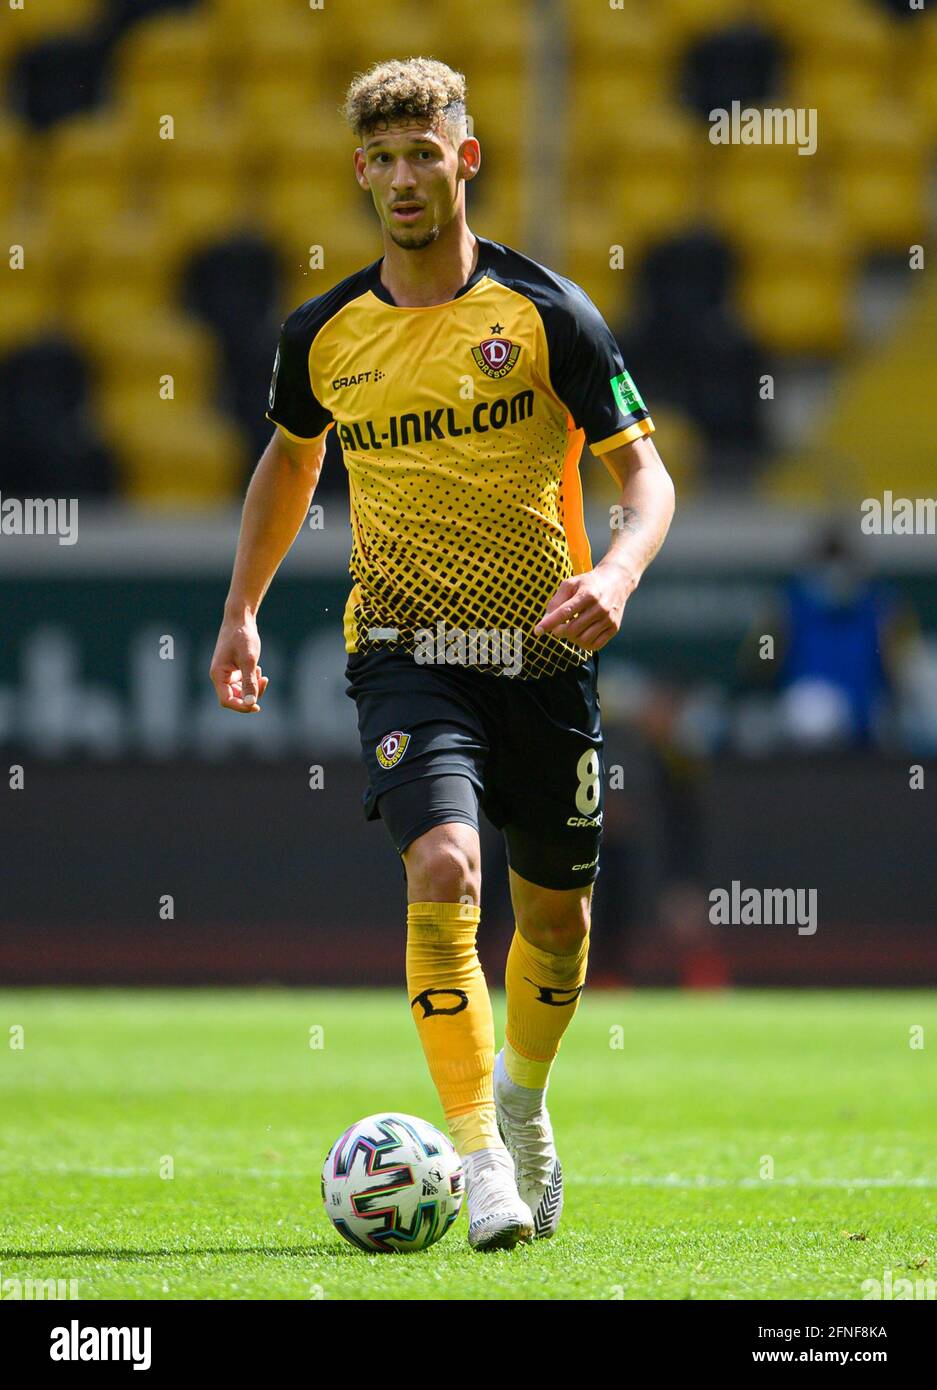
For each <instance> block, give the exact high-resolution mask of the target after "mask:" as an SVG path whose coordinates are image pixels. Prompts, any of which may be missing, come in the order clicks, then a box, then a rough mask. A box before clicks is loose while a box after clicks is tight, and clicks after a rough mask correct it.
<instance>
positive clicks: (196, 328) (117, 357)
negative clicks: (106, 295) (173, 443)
mask: <svg viewBox="0 0 937 1390" xmlns="http://www.w3.org/2000/svg"><path fill="white" fill-rule="evenodd" d="M82 341H83V344H84V346H85V348H86V350H87V352H88V353H89V355H90V357H91V358H92V360H93V361H94V363H95V367H96V370H97V373H98V376H99V379H100V381H101V383H102V386H103V387H105V388H107V389H108V390H109V391H112V392H114V393H115V395H116V397H117V398H119V396H120V394H121V393H122V392H126V393H127V394H128V396H129V395H131V394H134V393H140V395H142V396H143V397H144V398H146V399H152V401H153V403H154V408H155V407H159V406H166V407H167V408H168V410H169V411H170V412H171V411H172V409H173V408H174V407H175V408H176V409H179V410H181V409H182V408H183V407H185V408H192V407H194V406H198V405H201V403H202V402H203V401H205V400H207V399H208V398H209V397H210V394H211V392H212V391H213V390H214V389H215V385H216V376H217V372H218V369H219V358H218V350H217V346H216V344H215V340H214V338H213V336H212V334H211V333H210V332H209V330H208V329H207V328H204V327H203V326H202V325H201V324H200V323H198V322H197V321H196V320H195V319H193V318H189V317H187V316H184V315H183V314H181V313H180V312H178V311H173V310H171V309H160V310H157V311H156V312H155V313H153V314H151V315H148V316H146V317H141V318H139V319H137V320H135V321H133V322H131V323H124V322H101V321H98V322H97V323H93V322H92V323H89V324H87V325H85V332H84V335H83V338H82ZM169 378H171V382H170V381H169V380H168V379H169ZM169 389H171V390H172V393H173V394H172V398H171V399H165V400H164V399H163V398H162V395H161V393H163V394H166V392H167V391H168V390H169Z"/></svg>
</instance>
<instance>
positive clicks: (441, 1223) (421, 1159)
mask: <svg viewBox="0 0 937 1390" xmlns="http://www.w3.org/2000/svg"><path fill="white" fill-rule="evenodd" d="M464 1192H465V1181H464V1178H463V1173H462V1160H461V1158H460V1157H459V1155H458V1154H457V1152H456V1150H455V1149H454V1148H453V1146H452V1144H451V1143H450V1141H449V1140H448V1139H447V1138H446V1136H445V1135H444V1134H441V1133H440V1132H439V1130H438V1129H436V1127H435V1125H431V1124H429V1123H427V1121H426V1120H420V1119H418V1118H417V1117H416V1116H415V1115H397V1114H394V1113H393V1112H383V1113H381V1114H378V1115H369V1116H368V1117H367V1119H365V1120H359V1121H358V1123H357V1124H356V1125H352V1127H351V1129H346V1130H345V1133H344V1134H343V1135H342V1136H341V1138H339V1139H336V1141H335V1143H334V1144H333V1145H332V1147H331V1149H330V1150H329V1152H328V1157H327V1158H326V1160H325V1163H324V1164H323V1165H322V1201H323V1202H324V1203H325V1209H326V1211H327V1212H328V1214H329V1220H330V1221H331V1222H332V1225H333V1226H334V1227H335V1229H336V1230H337V1231H339V1232H340V1233H341V1234H342V1235H343V1236H344V1237H345V1239H346V1240H347V1241H350V1242H351V1244H352V1245H357V1246H358V1248H359V1250H367V1251H370V1252H373V1251H375V1250H378V1251H384V1252H387V1251H404V1250H426V1249H428V1248H429V1246H431V1245H435V1243H436V1241H437V1240H440V1239H441V1238H442V1237H443V1236H444V1235H445V1234H446V1232H447V1231H448V1229H449V1227H450V1226H451V1225H452V1223H453V1221H455V1219H456V1217H457V1216H458V1214H459V1212H460V1211H461V1210H462V1198H463V1195H464Z"/></svg>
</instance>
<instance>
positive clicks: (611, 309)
mask: <svg viewBox="0 0 937 1390" xmlns="http://www.w3.org/2000/svg"><path fill="white" fill-rule="evenodd" d="M562 264H563V267H564V270H563V274H564V275H567V276H568V277H569V279H570V280H574V281H575V282H576V284H577V285H579V286H580V288H581V289H584V290H585V292H586V294H587V295H588V296H589V298H590V299H591V300H592V302H593V304H595V305H596V307H597V308H598V309H599V311H600V313H601V314H602V317H603V318H604V319H605V320H606V321H607V322H608V323H611V324H621V323H624V322H625V320H626V319H627V318H629V316H630V314H631V307H632V288H633V277H632V274H631V273H630V268H629V269H626V268H624V267H623V268H622V269H621V270H615V269H613V268H612V267H611V266H610V265H609V258H608V256H607V255H603V254H602V253H601V250H598V251H597V250H595V249H593V248H591V247H581V246H576V247H570V248H569V249H568V251H567V254H566V255H565V256H564V257H563V261H562Z"/></svg>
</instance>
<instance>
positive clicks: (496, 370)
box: [472, 325, 521, 377]
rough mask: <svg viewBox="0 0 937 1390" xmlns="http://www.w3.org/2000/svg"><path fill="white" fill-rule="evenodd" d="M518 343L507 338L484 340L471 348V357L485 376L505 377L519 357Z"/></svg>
mask: <svg viewBox="0 0 937 1390" xmlns="http://www.w3.org/2000/svg"><path fill="white" fill-rule="evenodd" d="M499 327H500V325H499ZM520 352H521V348H520V343H512V342H511V341H510V339H509V338H485V339H484V341H483V342H481V343H479V344H478V347H473V348H472V356H473V357H474V358H475V361H476V363H477V365H478V366H479V367H481V369H482V371H483V372H484V373H485V375H486V376H494V377H501V376H507V374H508V372H509V371H511V369H512V368H513V367H514V365H515V363H516V362H517V359H518V357H519V356H520Z"/></svg>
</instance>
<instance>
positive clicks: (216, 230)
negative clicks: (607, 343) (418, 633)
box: [0, 0, 937, 506]
mask: <svg viewBox="0 0 937 1390" xmlns="http://www.w3.org/2000/svg"><path fill="white" fill-rule="evenodd" d="M535 8H536V7H535V6H533V5H532V4H529V3H522V0H511V2H510V3H505V4H504V5H501V6H499V15H498V24H497V26H492V25H490V24H489V23H488V22H487V17H486V14H485V11H484V7H481V6H479V7H471V6H468V7H466V6H464V5H458V6H455V5H454V4H449V3H448V0H444V3H441V4H439V5H436V6H433V7H432V8H430V7H427V6H423V5H418V4H415V3H409V0H408V3H406V4H401V5H397V6H394V7H386V8H381V7H379V8H376V9H372V8H371V7H369V6H368V7H366V6H360V5H353V4H346V5H343V6H340V5H338V4H336V5H333V6H332V7H331V8H330V9H324V10H322V11H312V10H310V11H306V10H305V8H304V7H301V6H300V7H294V6H292V5H290V4H289V3H287V0H279V2H278V3H269V4H266V5H264V6H263V7H259V6H257V5H256V4H254V3H252V2H251V0H198V2H197V3H189V4H167V3H163V2H161V0H47V2H46V3H44V4H43V5H42V6H32V5H28V6H26V7H25V9H24V10H22V11H18V12H11V14H10V16H9V17H8V19H7V21H6V22H5V24H4V26H3V29H2V30H0V76H2V80H3V91H4V98H3V103H4V117H5V119H4V120H3V122H2V123H0V225H2V227H3V228H4V230H5V233H6V237H7V241H6V244H7V245H8V246H9V247H11V248H17V247H20V246H22V247H23V258H22V265H21V267H20V264H19V262H16V260H15V252H11V261H10V268H9V269H8V270H7V272H6V282H5V285H4V291H3V312H2V315H0V353H2V354H3V370H4V372H6V373H7V374H8V375H9V374H10V373H12V377H11V378H10V379H13V378H15V377H16V373H17V371H18V370H19V368H18V367H17V366H16V363H18V362H21V361H22V360H23V358H22V354H23V353H24V352H26V353H28V352H30V351H33V350H39V347H40V346H41V345H43V344H46V345H47V348H46V349H43V350H48V351H49V352H50V353H51V354H52V355H53V356H54V355H55V353H56V352H61V351H63V350H64V348H63V342H67V345H68V347H67V350H68V351H69V352H70V353H71V354H73V356H74V358H75V360H76V361H80V362H81V363H82V376H83V379H85V380H86V381H87V390H88V398H87V401H86V403H85V406H84V407H83V409H85V411H86V414H87V418H88V420H89V421H92V422H93V421H96V422H97V423H96V424H94V425H93V427H91V426H89V428H91V430H92V435H94V436H95V437H96V435H95V431H100V432H101V433H102V436H103V438H104V439H105V440H106V449H107V451H108V453H109V455H113V458H114V459H115V460H116V464H115V466H114V467H113V468H106V467H104V466H103V465H102V463H101V458H100V457H99V455H98V453H97V452H96V446H95V448H92V449H91V453H90V454H88V455H87V458H88V459H89V460H90V462H89V463H88V470H89V471H88V475H87V486H88V487H89V488H90V489H91V490H92V491H98V490H100V489H101V487H106V486H108V480H113V485H114V486H116V488H117V489H118V493H119V495H121V496H123V497H125V498H126V499H127V500H128V501H131V502H135V503H138V504H140V505H143V506H148V505H151V504H153V503H156V502H161V503H168V502H170V501H171V500H173V499H175V500H176V501H178V500H179V499H182V500H183V501H184V500H185V499H188V500H189V501H191V502H192V503H193V504H198V505H210V504H211V503H212V502H213V501H214V502H219V503H223V502H231V501H233V500H235V499H236V497H237V496H238V495H239V493H240V491H241V490H242V488H243V484H244V479H245V476H246V473H247V472H248V470H249V469H250V467H251V466H252V461H253V460H254V459H255V458H256V456H257V454H258V452H259V450H260V449H261V448H262V446H263V443H264V436H265V432H266V423H265V422H264V420H263V406H264V399H265V392H266V383H267V381H268V379H269V370H270V364H271V362H272V354H273V346H274V343H275V338H276V332H277V328H278V324H279V322H280V320H281V319H282V317H283V316H284V315H285V314H286V313H287V312H288V311H289V310H290V309H291V308H293V307H295V305H297V304H298V303H300V302H302V301H303V300H304V299H307V298H309V297H310V296H311V295H314V294H316V293H319V292H320V291H321V290H322V289H325V288H327V287H328V286H329V285H331V284H332V283H334V282H335V281H336V280H338V279H340V278H342V277H343V276H344V275H346V274H348V273H350V272H351V271H352V270H354V269H356V268H357V267H359V266H360V265H362V264H365V263H366V262H367V261H369V260H371V259H373V258H374V257H375V256H376V255H377V254H378V250H379V243H378V239H377V235H376V229H375V227H374V223H373V218H372V217H371V215H370V210H369V206H368V202H367V199H366V197H365V196H364V195H362V194H361V192H360V190H359V189H358V188H357V186H356V185H355V183H354V180H353V178H352V177H351V173H350V141H349V138H348V133H347V131H346V130H345V129H344V127H343V124H342V121H341V118H340V114H339V106H340V102H341V98H342V94H343V90H344V87H345V84H346V83H347V80H348V78H349V76H350V75H351V73H352V72H354V71H355V70H358V69H360V68H362V67H365V66H367V64H368V63H370V62H371V61H373V60H374V59H376V58H379V57H386V56H391V55H393V54H398V53H399V52H400V43H401V35H406V47H407V49H408V51H411V52H416V51H423V52H431V53H434V54H436V55H438V56H440V57H442V58H444V59H445V60H446V61H449V62H452V63H454V64H456V65H462V66H464V67H465V70H466V72H467V76H468V80H469V96H470V109H471V113H472V116H473V120H474V129H475V133H476V134H478V136H479V138H480V139H481V141H482V144H483V150H484V156H485V162H484V166H483V171H482V177H481V178H480V179H479V180H478V182H477V184H476V185H475V186H473V187H472V188H471V191H470V209H471V221H472V225H473V226H474V227H476V228H477V230H478V231H479V232H481V233H483V234H484V235H487V236H492V237H495V238H496V239H499V240H503V241H505V242H507V243H508V244H514V245H517V246H519V247H520V248H521V249H524V250H528V251H530V252H531V253H532V254H534V255H536V254H537V228H538V223H539V222H542V221H543V220H544V219H545V218H549V219H551V220H552V221H556V222H557V223H558V231H559V244H560V246H561V255H560V261H561V263H560V264H559V267H558V268H560V269H562V270H563V271H565V272H566V273H568V274H569V275H571V276H572V278H573V279H575V280H577V281H578V282H579V283H581V284H582V285H583V286H584V287H585V289H586V290H587V292H588V293H589V294H590V295H591V296H592V297H593V298H594V299H595V300H596V302H597V303H598V304H599V306H600V307H601V309H602V311H603V313H604V314H605V316H606V318H607V319H608V320H609V321H610V322H611V323H612V324H613V326H614V328H615V329H616V331H617V332H618V333H619V335H620V337H621V341H622V343H623V346H625V347H626V348H627V350H628V354H629V361H630V364H631V365H632V366H633V368H634V371H635V374H636V376H637V378H638V380H639V381H640V383H641V385H642V389H643V390H644V393H645V395H646V396H647V398H648V399H649V401H651V402H652V403H653V404H654V405H655V407H656V409H655V412H654V413H655V414H656V415H658V416H660V417H661V418H662V419H666V420H667V421H668V424H669V427H670V428H671V429H672V430H673V431H674V432H675V433H674V435H673V438H674V439H675V440H677V439H679V440H680V441H681V442H683V443H687V442H688V441H690V440H693V441H694V445H693V446H690V445H689V444H688V443H687V447H688V448H689V450H690V452H689V458H691V459H692V462H689V461H688V462H687V464H686V468H685V470H684V471H685V472H686V474H687V476H688V477H689V476H692V477H693V478H694V479H695V480H696V485H697V486H703V487H705V486H707V485H718V486H725V485H731V486H733V487H749V486H755V487H758V486H760V480H762V479H764V480H766V485H767V486H768V488H769V492H770V490H771V489H772V488H777V489H779V490H780V492H781V493H783V494H784V495H788V494H789V493H790V491H791V488H793V489H794V491H795V492H796V490H797V487H798V483H797V479H798V478H799V477H801V476H807V475H809V472H810V469H809V468H805V467H800V468H798V467H797V466H796V463H794V462H792V458H791V456H790V453H789V452H788V453H787V454H782V455H779V454H778V453H777V449H776V443H777V441H776V440H774V439H773V438H772V436H771V434H770V433H769V432H768V431H767V430H766V428H765V426H764V425H762V424H761V423H760V420H759V416H758V397H757V390H756V391H755V394H754V396H753V394H752V391H753V383H757V381H758V379H759V377H760V375H761V374H762V373H765V372H767V373H771V374H772V375H775V374H780V375H781V376H784V375H785V373H788V374H792V375H793V376H796V374H797V372H798V371H801V370H806V371H808V372H809V371H813V372H815V373H817V374H819V375H818V377H817V379H818V380H819V379H826V376H828V377H829V379H830V380H831V381H835V380H836V379H837V378H838V377H839V375H840V374H846V375H847V376H848V374H849V373H850V372H851V371H852V370H853V364H854V361H855V355H856V354H857V352H859V351H860V349H861V350H863V351H865V350H866V349H867V345H865V344H863V343H862V341H861V323H860V319H861V312H860V311H861V309H862V306H863V303H864V301H865V299H866V297H867V293H868V290H869V286H870V283H871V284H872V286H873V288H874V283H875V277H876V276H877V275H878V274H879V273H880V272H881V271H882V269H883V268H884V269H885V271H886V272H887V271H888V269H889V268H893V267H894V265H895V264H901V263H903V264H905V265H907V259H908V254H909V247H911V246H913V245H915V244H923V243H924V242H925V240H926V233H927V230H928V227H929V225H930V217H931V212H930V207H929V202H928V191H929V180H930V178H931V175H932V170H933V155H934V143H935V137H937V84H935V83H934V82H933V77H932V74H933V71H934V62H935V59H937V16H934V15H933V14H920V13H918V14H913V15H912V14H911V13H910V12H909V11H908V9H907V6H906V5H905V4H904V3H897V2H896V3H890V0H830V3H827V4H824V5H822V6H807V5H803V4H800V3H795V0H765V2H764V3H762V4H757V5H756V4H753V3H746V0H661V3H659V4H657V5H655V6H653V7H648V6H645V5H639V4H636V3H631V0H627V3H624V4H623V5H622V6H621V7H620V8H616V9H613V8H611V7H610V6H607V5H590V4H579V3H574V0H566V3H565V4H563V3H560V4H559V5H558V6H554V10H555V11H558V12H559V13H560V14H561V15H562V17H563V22H562V24H560V25H559V26H558V28H557V32H556V34H555V35H553V36H552V41H553V44H554V49H555V51H556V52H557V53H559V54H560V55H561V58H562V61H563V64H564V65H565V84H564V85H565V90H564V91H563V92H562V93H560V94H559V95H558V97H557V100H558V101H559V102H560V103H561V105H560V107H559V109H560V110H562V111H564V112H565V114H566V117H567V119H566V121H565V122H564V127H563V128H564V130H565V132H566V139H565V155H564V159H563V160H562V161H561V165H560V167H558V168H556V169H555V170H553V171H552V173H551V175H550V177H551V178H552V184H553V186H552V187H550V186H549V179H548V181H547V184H546V185H544V184H543V182H542V179H543V169H542V168H541V167H539V166H536V165H535V163H534V162H532V161H531V160H530V159H529V155H530V151H531V145H532V141H535V140H536V132H535V131H534V132H532V133H531V132H530V131H529V130H528V129H527V126H528V124H529V122H528V119H527V117H528V113H529V112H530V111H531V110H532V109H533V107H532V94H533V91H534V84H535V83H536V82H537V80H538V74H537V72H536V71H535V70H534V66H533V60H532V58H531V54H532V53H533V52H534V49H535V45H533V44H532V41H531V40H532V32H533V26H534V24H535V23H536V16H535ZM733 101H739V102H740V103H741V105H742V106H752V107H762V106H767V105H776V106H783V105H793V106H803V107H805V108H809V109H813V110H815V111H816V112H817V115H818V121H819V131H820V138H819V143H818V147H817V152H816V154H815V155H812V156H811V157H809V158H807V157H802V156H801V155H799V153H798V150H797V149H796V148H795V147H792V146H791V145H784V146H772V145H767V144H761V145H734V146H715V145H713V144H712V143H711V141H710V138H709V136H710V124H709V115H710V112H711V111H712V110H713V109H714V108H716V107H725V108H727V109H728V107H730V106H731V103H732V102H733ZM168 137H171V138H168ZM50 335H51V336H50ZM63 335H64V338H63ZM55 344H58V346H57V347H56V346H55ZM161 354H166V355H162V356H161ZM25 360H29V358H28V356H27V358H26V359H25ZM887 360H888V361H889V362H890V361H891V358H890V357H889V358H888V359H887ZM174 367H175V368H176V369H177V373H181V375H178V374H177V375H176V377H175V382H174V385H175V389H176V394H175V395H174V396H173V397H172V398H173V399H175V400H176V401H177V403H180V404H181V403H182V402H183V399H184V409H185V411H186V412H191V419H192V420H195V421H197V422H198V424H197V433H198V438H199V439H200V441H201V443H200V446H199V449H198V450H196V451H195V452H194V453H193V456H192V459H191V461H190V462H189V463H188V464H186V465H185V466H184V467H183V466H182V465H177V466H168V465H167V460H166V440H167V439H168V438H169V437H170V431H169V430H167V429H165V428H164V427H165V425H166V417H167V410H166V408H165V407H166V397H165V395H162V396H161V395H160V391H159V389H158V386H157V385H154V379H153V376H152V373H154V372H157V369H158V368H160V369H161V370H160V371H158V372H157V375H159V376H163V375H165V374H166V373H170V374H172V373H173V368H174ZM875 367H876V360H875V358H874V354H873V359H872V361H871V363H870V366H869V370H873V371H874V370H875ZM889 370H890V368H889ZM824 374H826V376H824ZM847 394H848V388H847ZM4 399H5V400H6V401H9V392H8V391H7V392H6V393H5V395H4ZM56 399H58V398H56ZM836 399H837V398H836V397H835V394H834V395H833V396H831V397H830V401H831V410H832V411H833V415H834V417H835V412H836V410H837V409H838V406H836V405H835V400H836ZM9 408H10V407H9V406H8V405H7V406H5V407H4V409H5V410H7V409H9ZM55 408H56V407H55V403H54V402H50V404H49V406H48V410H53V409H55ZM925 408H926V407H925ZM177 414H178V415H179V416H180V417H181V415H182V411H178V412H177ZM67 418H70V417H69V416H68V412H66V419H67ZM0 423H2V424H3V425H4V433H5V434H6V435H7V437H8V439H9V440H10V448H9V449H8V450H7V456H6V462H4V463H3V465H2V466H0V467H2V472H0V487H2V488H3V490H4V491H8V492H9V491H11V490H13V489H14V488H16V487H26V486H30V485H31V484H30V483H29V478H30V469H31V467H32V466H33V462H32V460H33V456H34V452H35V451H34V450H33V449H32V447H31V446H27V444H26V443H25V442H24V441H23V439H22V437H21V433H20V425H21V421H20V420H19V417H17V419H16V420H14V419H11V418H10V417H9V416H5V418H4V420H3V421H2V422H0ZM61 426H62V422H60V432H61ZM193 428H195V426H193ZM930 428H931V429H932V428H933V423H931V426H930ZM830 430H831V431H832V433H833V434H835V433H836V432H837V430H836V426H835V423H834V422H833V420H832V419H831V422H830ZM172 432H173V433H176V434H180V433H181V430H180V429H179V428H178V426H174V429H173V431H172ZM666 442H667V441H666V440H663V443H662V447H664V446H665V445H666ZM223 449H224V450H229V449H230V451H231V452H230V458H229V459H228V461H227V462H226V463H223V462H222V461H221V452H220V451H221V450H223ZM79 453H80V451H79ZM196 454H197V457H195V455H196ZM81 457H82V458H84V457H86V456H85V455H84V454H81ZM71 466H73V467H74V468H75V469H77V470H79V472H80V470H81V468H82V467H84V465H83V464H82V463H81V462H80V458H79V457H77V456H76V459H75V461H74V462H73V464H72V465H71ZM915 468H916V465H914V464H909V471H910V474H911V475H912V476H913V475H915ZM677 471H678V473H679V472H680V471H681V465H680V464H678V465H677ZM860 472H861V470H860ZM597 474H598V475H601V470H597ZM862 476H865V474H864V473H862ZM601 481H602V484H603V485H607V484H605V480H604V478H603V479H601ZM588 485H589V484H588V480H587V486H588ZM322 486H323V487H324V488H325V489H326V490H329V489H332V488H336V489H339V488H340V487H341V473H340V470H338V469H334V468H330V469H327V470H326V473H325V474H324V477H323V484H322Z"/></svg>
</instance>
